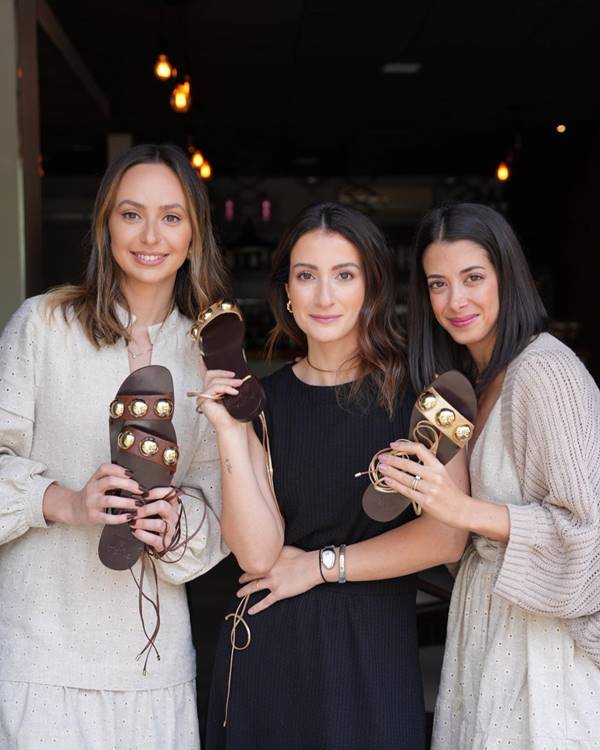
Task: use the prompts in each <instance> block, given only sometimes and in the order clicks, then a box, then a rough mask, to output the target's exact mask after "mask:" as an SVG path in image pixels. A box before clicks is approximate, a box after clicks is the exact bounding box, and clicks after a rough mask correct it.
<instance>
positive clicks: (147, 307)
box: [121, 279, 174, 328]
mask: <svg viewBox="0 0 600 750" xmlns="http://www.w3.org/2000/svg"><path fill="white" fill-rule="evenodd" d="M173 286H174V285H173V283H170V284H168V285H167V284H165V285H157V284H142V283H139V282H136V281H131V280H130V279H124V280H123V282H122V283H121V291H122V292H123V296H124V297H125V299H126V300H127V304H128V305H129V309H130V310H131V313H132V314H133V315H135V327H136V328H137V327H143V328H148V327H149V326H153V325H156V324H157V323H162V322H163V320H164V319H165V318H166V317H167V315H168V314H169V310H170V309H171V304H172V300H173Z"/></svg>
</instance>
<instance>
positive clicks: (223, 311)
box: [190, 299, 243, 342]
mask: <svg viewBox="0 0 600 750" xmlns="http://www.w3.org/2000/svg"><path fill="white" fill-rule="evenodd" d="M232 314H233V315H237V316H238V318H239V319H240V320H243V317H242V313H241V310H240V308H239V307H238V306H237V305H236V303H235V302H233V301H232V300H229V299H221V300H219V301H218V302H213V304H212V305H210V306H209V307H207V308H206V309H205V310H202V312H201V313H199V315H198V320H197V321H196V322H195V323H194V325H193V326H192V328H191V330H190V335H191V337H192V338H193V339H194V341H196V342H198V341H199V340H200V335H201V333H202V329H203V328H205V327H206V326H207V325H208V324H209V323H210V322H211V321H213V320H214V319H215V318H218V317H219V315H232Z"/></svg>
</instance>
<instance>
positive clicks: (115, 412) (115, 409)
mask: <svg viewBox="0 0 600 750" xmlns="http://www.w3.org/2000/svg"><path fill="white" fill-rule="evenodd" d="M109 409H110V416H111V417H112V418H113V419H118V418H119V417H122V416H123V412H124V411H125V404H124V403H123V402H122V401H119V399H118V398H116V399H115V400H114V401H113V402H112V403H111V405H110V407H109Z"/></svg>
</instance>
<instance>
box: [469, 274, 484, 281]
mask: <svg viewBox="0 0 600 750" xmlns="http://www.w3.org/2000/svg"><path fill="white" fill-rule="evenodd" d="M483 278H484V277H483V276H482V275H481V274H480V273H470V274H469V275H468V276H467V281H472V282H476V281H482V279H483Z"/></svg>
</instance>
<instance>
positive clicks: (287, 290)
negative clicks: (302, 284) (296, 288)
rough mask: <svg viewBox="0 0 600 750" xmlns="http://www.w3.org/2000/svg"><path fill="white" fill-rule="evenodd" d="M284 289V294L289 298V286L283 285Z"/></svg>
mask: <svg viewBox="0 0 600 750" xmlns="http://www.w3.org/2000/svg"><path fill="white" fill-rule="evenodd" d="M284 288H285V293H286V294H287V296H288V297H289V296H290V287H289V284H284Z"/></svg>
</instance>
